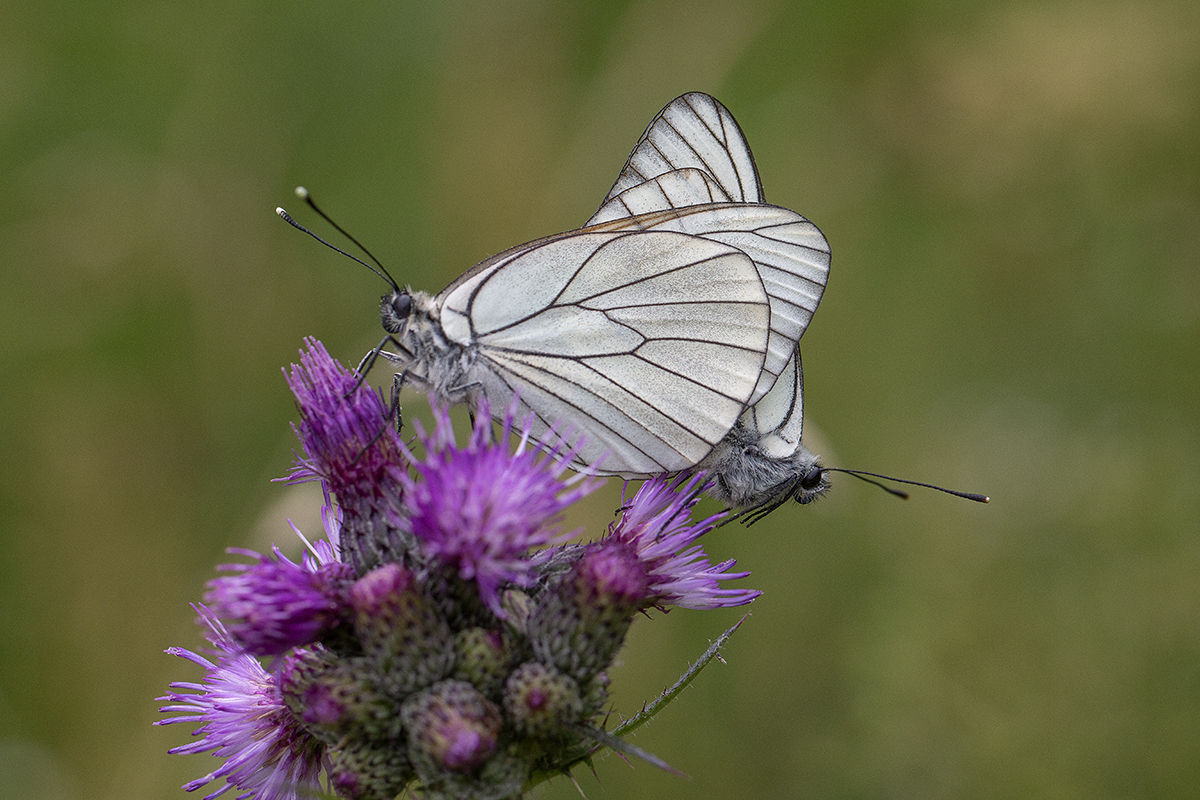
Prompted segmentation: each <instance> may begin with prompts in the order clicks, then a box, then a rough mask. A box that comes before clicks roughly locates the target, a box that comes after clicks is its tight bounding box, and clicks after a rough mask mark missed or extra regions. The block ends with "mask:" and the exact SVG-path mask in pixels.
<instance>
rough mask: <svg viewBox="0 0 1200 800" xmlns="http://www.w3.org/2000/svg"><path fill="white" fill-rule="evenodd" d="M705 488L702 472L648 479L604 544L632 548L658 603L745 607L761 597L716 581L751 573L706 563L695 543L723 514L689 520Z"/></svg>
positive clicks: (726, 563) (610, 531)
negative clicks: (611, 543)
mask: <svg viewBox="0 0 1200 800" xmlns="http://www.w3.org/2000/svg"><path fill="white" fill-rule="evenodd" d="M705 488H706V486H705V481H704V474H703V473H697V474H695V475H692V476H688V475H686V474H685V475H680V476H678V477H676V478H670V477H666V476H658V477H655V478H651V479H650V480H648V481H646V482H645V483H643V484H642V485H641V487H640V488H639V489H638V491H637V494H636V495H634V497H633V500H632V501H630V502H629V503H628V505H626V506H625V510H624V511H623V513H622V514H621V518H620V520H618V521H617V522H616V523H615V524H614V525H612V526H610V528H609V532H608V535H607V536H606V537H605V538H604V539H603V540H602V541H603V542H607V541H610V540H616V541H620V542H624V543H626V544H628V545H629V546H631V547H632V548H633V550H634V552H636V553H637V557H638V558H639V559H640V560H641V561H642V563H643V564H644V565H645V567H646V578H647V581H648V583H649V592H650V594H651V596H652V597H653V598H654V603H655V604H656V605H668V604H669V605H676V606H680V607H681V608H723V607H727V606H740V605H745V604H746V603H749V602H751V601H752V600H754V598H756V597H758V596H759V595H760V594H762V592H759V591H754V590H750V589H727V588H724V587H723V586H721V585H720V581H726V580H734V579H737V578H744V577H746V576H747V575H749V574H750V573H749V572H729V571H728V570H729V568H730V567H732V566H733V565H734V564H736V563H737V562H736V561H734V560H733V559H730V560H729V561H722V562H721V563H720V564H716V565H713V564H710V562H709V560H708V556H707V554H705V552H704V549H703V547H701V546H700V545H698V544H693V542H695V541H696V540H697V539H699V538H700V537H701V536H703V535H704V534H706V533H708V532H709V531H711V530H712V529H713V528H715V527H716V525H717V523H718V522H720V521H721V520H722V519H723V518H724V517H725V516H726V513H727V512H721V513H719V514H714V515H712V516H711V517H708V518H707V519H704V520H701V521H699V522H695V523H693V522H692V520H691V517H690V513H691V510H692V508H693V507H694V506H695V505H696V503H697V502H699V500H700V493H701V492H703V491H704V490H705Z"/></svg>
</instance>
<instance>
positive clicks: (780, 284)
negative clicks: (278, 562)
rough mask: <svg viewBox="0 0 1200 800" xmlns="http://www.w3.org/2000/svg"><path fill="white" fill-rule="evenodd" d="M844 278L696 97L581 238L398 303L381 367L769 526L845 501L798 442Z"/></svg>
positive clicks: (514, 256)
mask: <svg viewBox="0 0 1200 800" xmlns="http://www.w3.org/2000/svg"><path fill="white" fill-rule="evenodd" d="M829 260H830V252H829V245H828V243H827V242H826V241H825V237H824V236H823V235H822V234H821V232H820V231H819V230H818V229H817V227H816V226H815V225H813V224H812V223H811V222H809V221H808V220H807V219H805V218H804V217H802V216H800V215H799V214H797V213H795V212H794V211H789V210H788V209H786V208H780V207H779V206H773V205H768V204H767V203H765V202H764V198H763V191H762V184H761V182H760V181H759V178H758V172H757V169H756V168H755V165H754V159H753V157H752V156H751V154H750V148H749V146H748V145H747V143H746V139H745V137H744V136H743V134H742V132H741V129H740V128H739V127H738V125H737V123H736V122H735V121H734V119H733V117H732V115H730V113H729V111H728V110H727V109H726V108H725V107H724V106H722V105H721V104H720V103H719V102H717V101H716V100H715V99H714V98H712V97H709V96H708V95H705V94H700V93H696V92H693V93H690V94H685V95H683V96H681V97H679V98H676V99H675V100H673V101H672V102H671V103H670V104H669V105H668V106H667V107H666V108H664V109H663V110H662V112H661V113H659V115H658V116H657V117H655V118H654V120H653V121H652V122H651V123H650V126H649V127H648V128H647V129H646V132H645V133H644V134H643V135H642V138H641V139H640V140H639V142H638V144H637V146H636V147H635V148H634V150H633V153H632V154H631V155H630V157H629V160H628V162H627V163H626V164H625V167H624V169H622V170H621V174H620V176H619V177H618V178H617V181H616V183H615V184H614V185H613V188H612V190H611V191H610V192H609V193H608V196H607V197H606V198H605V200H604V202H603V203H602V204H601V206H600V209H599V210H598V211H597V212H596V213H595V214H594V215H593V216H592V218H591V219H589V220H588V222H587V224H586V225H585V226H584V227H582V228H579V229H578V230H573V231H567V232H565V233H560V234H557V235H554V236H548V237H546V238H544V239H538V240H536V241H533V242H529V243H527V244H523V245H519V246H517V247H514V248H511V249H509V250H506V251H505V252H503V253H500V254H499V255H496V256H493V257H492V258H489V259H487V260H485V261H483V262H482V263H480V264H478V265H476V266H475V267H473V268H472V269H470V270H469V271H467V272H466V273H465V274H464V275H462V276H461V277H459V278H458V279H457V280H456V281H454V282H453V283H451V284H450V285H449V286H448V287H446V288H445V289H444V290H443V291H441V292H439V293H438V294H437V295H436V296H430V295H429V294H427V293H425V292H421V291H412V290H410V289H408V288H405V289H400V288H398V287H396V288H394V290H393V291H392V292H391V294H389V295H387V296H385V297H384V298H383V302H382V304H381V314H382V318H383V326H384V328H385V329H386V330H387V331H388V333H389V334H390V338H391V341H392V343H393V344H394V345H395V347H396V349H397V350H398V352H388V351H382V350H381V351H379V355H382V356H383V357H384V358H386V359H387V360H388V361H391V362H392V363H393V364H394V365H395V367H396V368H397V371H398V372H399V373H400V374H401V375H402V380H404V381H406V382H409V383H413V384H416V386H417V387H418V388H421V389H424V390H426V391H430V392H432V393H433V394H434V395H435V396H436V398H437V399H438V400H439V401H441V402H445V403H451V404H454V403H463V402H466V403H469V404H471V405H472V406H474V405H475V404H476V403H477V402H478V400H479V398H480V396H481V395H483V396H486V397H487V399H488V400H489V402H490V405H491V408H492V409H496V410H498V411H503V410H504V409H506V408H507V407H508V406H509V404H510V402H511V401H512V399H513V397H514V396H516V397H518V398H519V401H518V402H519V407H520V408H521V409H522V411H524V412H532V414H533V418H534V427H533V438H534V439H538V438H539V437H548V436H549V435H550V433H549V432H550V427H551V425H552V424H553V423H555V422H556V421H560V420H561V421H562V422H564V423H567V424H569V425H571V426H572V427H573V429H574V430H575V432H576V434H577V435H578V436H581V437H582V438H583V440H584V442H585V443H584V445H583V447H582V449H581V450H580V451H579V454H578V457H577V459H576V466H579V467H580V468H586V467H587V466H588V465H592V464H594V462H596V461H597V460H598V459H603V460H602V461H601V463H600V466H599V468H598V469H596V468H593V469H591V470H590V471H593V472H597V473H599V474H613V475H621V476H623V477H626V478H645V477H648V476H650V475H655V474H659V473H667V472H676V471H679V470H684V469H691V468H696V467H699V468H704V469H707V470H709V471H710V472H711V473H712V474H713V475H714V477H715V481H716V484H715V488H714V489H713V494H714V495H716V496H717V497H718V498H719V499H721V500H723V501H725V502H727V503H729V504H731V505H734V506H739V507H743V508H762V509H765V510H770V509H773V508H775V507H776V506H778V505H779V504H780V503H782V502H784V501H786V500H787V499H788V498H789V497H794V498H795V499H796V500H798V501H799V502H802V503H803V502H807V501H808V500H811V499H812V498H813V497H815V496H817V495H818V494H820V493H822V492H824V491H825V490H826V489H827V488H828V481H827V478H826V476H825V473H824V471H823V470H822V468H821V466H820V465H819V463H818V462H817V459H816V457H815V456H813V455H812V454H811V453H810V452H809V451H808V450H807V449H806V448H805V447H804V446H803V445H802V444H801V443H800V434H801V426H802V422H803V420H802V408H803V397H802V395H803V392H802V390H803V378H802V374H801V367H800V351H799V347H798V345H797V343H798V341H799V339H800V337H801V335H803V333H804V330H805V328H806V327H807V326H808V323H809V320H810V319H812V315H813V312H815V311H816V309H817V304H818V303H819V302H820V300H821V294H822V292H823V291H824V289H825V283H826V281H827V279H828V277H829ZM764 513H765V512H764Z"/></svg>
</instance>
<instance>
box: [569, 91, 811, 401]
mask: <svg viewBox="0 0 1200 800" xmlns="http://www.w3.org/2000/svg"><path fill="white" fill-rule="evenodd" d="M593 226H601V228H600V229H603V230H620V229H633V230H676V231H680V232H683V233H688V234H691V235H694V236H702V237H705V238H708V239H712V240H714V241H720V242H724V243H725V244H730V245H733V246H734V247H737V248H739V249H741V250H742V251H743V252H745V253H746V254H747V255H748V256H749V257H750V258H751V259H752V260H753V261H754V262H755V265H756V266H757V267H758V270H759V273H760V275H761V276H762V279H763V284H764V286H765V287H766V290H767V295H768V297H769V298H770V304H771V338H770V342H769V345H768V353H767V358H766V360H765V362H764V365H763V372H762V375H761V376H760V380H759V383H758V386H756V387H755V391H754V394H753V396H752V397H751V400H750V402H751V404H752V405H753V404H755V403H757V402H758V401H759V400H761V399H762V398H763V397H764V396H765V395H766V394H767V392H768V391H770V389H771V387H772V386H773V385H774V383H775V380H776V378H777V377H778V376H779V375H781V374H783V373H784V372H785V371H786V369H787V364H788V361H789V359H791V357H792V353H793V351H794V350H795V347H796V342H798V341H799V340H800V337H801V336H802V335H803V334H804V330H805V329H806V328H807V327H808V323H809V321H810V320H811V319H812V315H813V313H814V312H816V310H817V305H818V304H819V303H820V302H821V295H822V294H823V293H824V291H825V284H826V283H827V282H828V280H829V263H830V250H829V243H828V242H827V241H826V240H825V237H824V236H823V235H822V234H821V231H820V230H819V229H818V228H817V226H815V225H813V224H812V223H811V222H809V221H808V220H807V219H805V218H804V217H802V216H800V215H799V214H796V213H795V212H793V211H789V210H787V209H784V208H779V207H777V206H768V205H766V204H765V203H764V196H763V189H762V182H761V181H760V180H759V178H758V171H757V169H756V167H755V165H754V157H753V156H752V155H751V153H750V146H749V144H747V142H746V137H745V136H744V135H743V134H742V131H741V128H740V127H738V124H737V122H736V121H734V119H733V115H731V114H730V113H729V111H728V110H727V109H726V108H725V106H723V105H721V103H719V102H718V101H717V100H716V99H714V98H712V97H709V96H708V95H706V94H702V93H700V92H691V93H689V94H685V95H683V96H681V97H678V98H676V99H675V100H673V101H672V102H671V103H670V104H669V105H668V106H667V107H666V108H664V109H663V110H662V111H661V112H660V113H659V115H658V116H657V117H655V118H654V120H653V121H652V122H651V123H650V126H649V127H648V128H647V129H646V132H645V133H644V134H642V138H641V139H640V140H639V141H638V144H637V146H636V147H634V149H633V153H632V154H630V156H629V160H628V162H627V163H626V164H625V167H624V168H623V169H622V170H621V174H620V176H619V177H618V178H617V181H616V183H615V184H614V185H613V188H612V190H611V191H610V192H609V193H608V196H607V197H606V198H605V200H604V203H603V204H601V206H600V209H599V210H598V211H597V212H596V213H595V214H594V215H593V216H592V218H591V219H589V220H588V222H587V225H586V226H585V227H593Z"/></svg>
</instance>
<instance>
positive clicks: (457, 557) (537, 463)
mask: <svg viewBox="0 0 1200 800" xmlns="http://www.w3.org/2000/svg"><path fill="white" fill-rule="evenodd" d="M434 417H435V420H436V422H435V427H434V430H433V432H432V433H426V432H425V430H424V429H423V428H422V427H421V425H420V423H419V422H418V423H415V424H414V425H415V427H416V429H417V437H418V438H419V439H420V440H421V444H422V445H423V446H424V449H425V456H424V459H418V458H417V457H416V456H412V455H410V459H411V461H412V465H413V468H414V469H415V470H416V472H417V478H416V479H414V478H412V477H409V476H407V475H406V476H405V477H404V479H403V480H404V502H405V505H406V506H407V509H408V521H407V524H408V526H409V529H410V530H411V531H412V534H413V535H414V536H415V537H416V538H417V540H418V541H419V542H420V544H421V546H422V549H424V551H425V552H426V553H428V554H429V555H431V556H433V557H434V558H435V559H437V560H438V561H440V562H442V563H443V564H445V565H447V566H449V567H451V568H452V569H454V570H455V571H456V572H457V574H458V577H460V578H462V579H463V580H467V581H471V580H473V581H475V583H476V584H477V585H478V587H479V596H480V598H481V599H482V600H483V602H484V604H485V605H487V607H488V608H489V609H491V611H492V612H493V613H494V614H496V616H498V617H503V616H504V612H503V611H502V610H501V608H500V590H501V588H502V587H503V586H504V585H505V584H515V585H518V586H528V585H529V584H530V583H531V582H532V581H533V579H534V576H535V568H536V565H535V563H534V562H533V561H531V560H530V558H529V556H528V553H529V551H530V550H531V549H532V548H535V547H541V546H543V545H546V544H549V543H551V542H555V541H562V540H564V539H566V538H569V537H570V536H571V535H572V534H570V533H568V534H565V535H563V534H562V531H561V527H562V526H561V524H560V523H561V519H562V512H563V510H564V509H566V507H567V506H569V505H571V504H572V503H574V502H575V501H577V500H579V499H580V498H582V497H584V496H586V495H587V494H589V493H590V492H591V491H592V490H593V489H595V488H596V487H597V486H598V485H599V483H600V481H598V480H595V479H584V478H573V479H570V480H567V481H561V480H559V479H560V477H561V476H562V474H563V473H564V472H566V471H567V465H568V464H569V463H570V461H571V459H572V457H573V456H574V455H575V450H574V449H571V448H568V447H567V446H566V444H564V443H562V442H560V443H559V444H558V445H557V446H556V447H554V449H553V450H551V451H550V452H549V453H543V452H541V451H539V450H536V449H535V448H532V447H530V446H529V426H528V424H527V425H526V427H525V429H524V431H523V432H522V436H521V440H520V443H519V444H518V446H517V449H516V452H515V453H513V454H510V453H509V438H510V435H511V433H512V428H513V409H511V408H510V409H509V411H508V413H507V414H506V415H505V418H504V423H503V426H502V428H503V430H502V433H501V436H500V441H498V442H493V441H492V425H491V415H490V411H489V408H488V405H487V402H486V400H484V401H483V402H481V403H480V406H479V408H478V410H477V413H476V422H475V427H474V429H473V430H472V432H471V438H470V441H468V442H467V444H466V446H464V447H462V448H459V447H457V444H456V442H455V439H454V429H453V428H452V427H451V424H450V415H449V413H448V412H447V411H446V410H445V409H444V408H442V409H438V408H436V406H435V410H434Z"/></svg>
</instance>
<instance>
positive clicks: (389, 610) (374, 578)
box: [350, 563, 454, 699]
mask: <svg viewBox="0 0 1200 800" xmlns="http://www.w3.org/2000/svg"><path fill="white" fill-rule="evenodd" d="M350 605H351V607H352V608H353V609H354V630H355V632H356V633H357V634H358V638H359V641H361V642H362V647H363V651H364V652H365V653H366V656H367V658H369V659H371V661H372V662H374V665H375V667H376V669H377V671H378V673H379V675H380V680H379V685H380V687H381V689H382V690H383V691H384V692H385V693H386V694H388V695H390V696H392V697H394V698H396V699H402V698H404V697H406V696H408V695H409V694H411V693H412V692H414V691H416V690H418V689H421V688H424V687H426V686H430V685H432V684H433V683H435V682H437V681H439V680H441V679H442V678H445V677H446V676H447V675H449V674H450V671H451V670H452V669H453V668H454V634H453V633H451V631H450V626H449V625H447V624H446V621H445V620H444V619H443V618H442V617H441V615H439V614H438V613H437V610H436V609H435V608H434V606H433V603H432V602H430V600H429V598H428V597H426V596H425V594H424V593H423V592H422V591H421V587H420V585H419V584H418V583H417V580H416V577H415V576H414V575H413V574H412V573H411V572H410V571H409V570H407V569H406V568H405V567H403V566H401V565H400V564H394V563H393V564H385V565H383V566H382V567H378V568H377V569H374V570H372V571H371V572H368V573H367V574H366V575H364V576H363V577H362V578H360V579H359V580H358V582H357V583H355V584H354V586H353V587H352V588H351V589H350Z"/></svg>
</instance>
